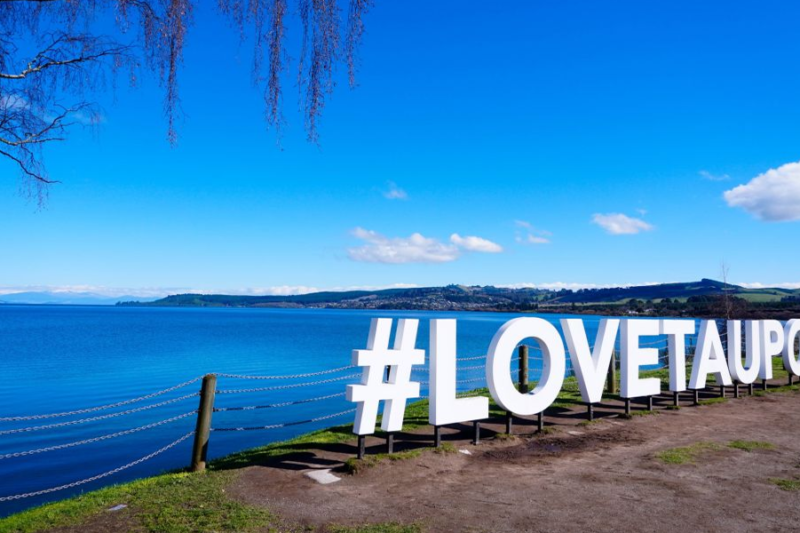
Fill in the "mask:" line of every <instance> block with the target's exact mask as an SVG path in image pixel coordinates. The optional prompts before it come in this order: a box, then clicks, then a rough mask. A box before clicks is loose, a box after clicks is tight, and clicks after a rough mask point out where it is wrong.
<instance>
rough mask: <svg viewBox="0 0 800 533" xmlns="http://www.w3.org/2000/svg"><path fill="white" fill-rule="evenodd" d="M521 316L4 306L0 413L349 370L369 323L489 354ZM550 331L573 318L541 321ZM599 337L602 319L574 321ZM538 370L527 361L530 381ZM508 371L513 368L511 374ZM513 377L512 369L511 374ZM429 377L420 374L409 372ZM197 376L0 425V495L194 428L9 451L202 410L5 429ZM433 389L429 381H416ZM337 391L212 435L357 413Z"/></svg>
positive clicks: (221, 400) (273, 399)
mask: <svg viewBox="0 0 800 533" xmlns="http://www.w3.org/2000/svg"><path fill="white" fill-rule="evenodd" d="M518 316H520V315H519V314H506V313H464V312H451V313H444V312H426V311H345V310H315V309H292V310H286V309H192V308H186V309H181V308H135V307H119V308H118V307H81V306H74V307H73V306H0V342H1V344H0V368H2V380H1V381H0V417H2V418H8V417H16V416H21V415H39V414H49V413H59V412H64V411H74V410H80V409H85V408H91V407H94V406H101V405H106V404H113V403H116V402H121V401H125V400H129V399H133V398H137V397H141V396H144V395H148V394H151V393H153V392H158V391H160V390H163V389H167V388H170V387H173V386H174V385H177V384H180V383H183V382H186V381H188V380H192V379H194V378H197V377H199V376H202V375H203V374H207V373H232V374H246V375H291V374H304V373H311V372H317V371H322V370H328V369H335V368H339V367H345V366H348V365H350V353H351V351H352V350H353V349H358V348H365V347H366V342H367V335H368V332H369V325H370V321H371V319H372V318H374V317H389V318H419V319H420V330H419V335H418V340H417V347H418V348H422V349H425V350H427V348H428V320H429V319H431V318H456V319H458V357H459V358H467V357H475V356H480V355H483V354H485V353H486V351H487V349H488V347H489V343H490V342H491V339H492V337H493V335H494V334H495V332H496V331H497V329H498V328H499V327H500V326H501V325H502V324H503V323H504V322H506V321H508V320H510V319H511V318H515V317H518ZM541 316H542V318H545V319H546V320H548V321H550V322H552V323H554V324H555V325H556V326H557V327H559V329H560V326H559V324H558V320H559V319H560V318H564V317H565V316H567V315H541ZM580 318H583V319H584V321H585V324H586V329H587V335H588V337H589V340H590V344H592V343H593V340H594V336H595V334H596V329H597V325H598V323H599V320H600V318H601V317H595V316H581V317H580ZM481 364H482V361H470V362H464V363H461V364H460V365H459V366H460V367H463V368H464V369H465V370H460V371H459V375H458V379H459V380H470V381H469V382H468V383H462V384H460V385H459V390H469V389H474V388H476V387H481V386H484V384H485V382H484V380H483V376H484V370H483V369H482V368H478V369H471V370H470V369H467V367H474V366H478V365H481ZM536 365H537V363H535V362H532V364H531V366H532V375H531V378H532V379H535V378H536V377H537V376H538V374H537V372H536ZM511 370H512V371H514V372H515V371H516V368H515V367H514V368H512V369H511ZM354 372H358V369H350V370H345V371H341V372H337V373H332V374H326V375H321V376H319V377H307V378H299V379H287V380H270V381H261V380H259V381H255V380H243V379H234V378H223V377H221V378H219V382H218V385H217V388H218V389H249V388H261V387H269V386H276V385H287V384H296V383H307V382H316V381H320V380H327V379H331V378H343V377H346V376H348V375H350V374H352V373H354ZM515 375H516V374H515ZM412 376H413V378H414V379H417V380H420V381H422V380H427V373H426V372H425V368H421V369H417V370H415V371H414V373H413V374H412ZM356 381H357V378H352V377H350V378H346V379H339V380H337V381H333V382H328V383H319V384H316V385H310V386H301V387H296V388H287V389H284V390H277V391H275V390H273V391H262V392H250V393H242V394H220V395H218V396H217V401H216V407H237V406H253V405H268V404H273V403H282V402H291V401H296V400H302V399H308V398H314V397H319V396H325V395H331V394H337V393H342V392H344V390H345V385H346V384H347V383H354V382H356ZM199 387H200V383H199V382H195V383H192V384H190V385H187V386H185V387H181V388H179V389H176V390H174V391H171V392H168V393H165V394H161V395H158V396H155V397H152V398H150V399H146V400H142V401H138V402H135V403H131V404H128V405H124V406H120V407H117V408H112V409H106V410H101V411H93V412H89V413H83V414H77V415H74V416H65V417H56V418H42V419H34V420H24V421H14V420H11V421H9V420H5V421H0V497H3V496H9V495H14V494H19V493H26V492H33V491H38V490H42V489H47V488H50V487H56V486H60V485H65V484H68V483H71V482H73V481H78V480H82V479H86V478H90V477H92V476H95V475H98V474H102V473H104V472H107V471H109V470H111V469H114V468H116V467H119V466H122V465H125V464H128V463H130V462H132V461H135V460H137V459H139V458H141V457H144V456H146V455H148V454H150V453H152V452H154V451H156V450H159V449H160V448H162V447H164V446H166V445H168V444H170V443H172V442H174V441H175V440H176V439H178V438H179V437H181V436H182V435H185V434H186V433H188V432H190V431H192V430H193V429H194V424H195V418H194V416H187V417H186V418H182V419H178V420H175V421H173V422H169V423H166V424H164V425H161V426H158V427H154V428H151V429H147V430H143V431H139V432H135V433H132V434H129V435H124V436H120V437H118V438H111V439H107V440H103V441H100V442H94V443H90V444H84V445H79V446H74V447H69V448H65V449H60V450H53V451H47V452H43V453H37V454H32V455H22V456H13V457H9V456H8V454H14V453H18V452H23V451H28V450H34V449H41V448H46V447H50V446H57V445H62V444H68V443H73V442H77V441H81V440H84V439H89V438H94V437H99V436H104V435H107V434H112V433H115V432H119V431H125V430H128V429H131V428H136V427H140V426H143V425H147V424H152V423H156V422H160V421H162V420H166V419H169V418H172V417H176V416H179V415H182V414H186V413H188V412H191V411H193V410H195V409H197V405H198V398H197V396H193V397H191V398H187V399H185V400H180V401H176V402H174V403H170V404H167V405H164V406H162V407H158V408H154V409H146V410H141V411H138V412H133V413H130V414H125V415H122V416H116V417H111V418H106V419H102V420H96V421H91V422H86V423H79V424H72V425H64V426H59V427H54V428H49V429H45V430H39V431H24V432H11V433H9V431H13V430H15V429H23V428H29V427H35V426H44V425H50V424H63V423H65V422H70V421H75V420H82V419H85V418H91V417H97V416H103V415H107V414H112V413H119V412H123V411H126V410H129V409H136V408H140V407H145V406H148V405H152V404H156V403H161V402H164V401H167V400H172V399H176V398H179V397H181V396H185V395H187V394H192V393H196V392H197V391H198V390H199ZM422 394H423V395H426V394H427V386H426V385H423V386H422ZM353 407H354V405H353V404H350V403H348V402H347V401H346V400H345V398H344V396H338V397H335V398H331V399H328V400H325V401H320V402H312V403H305V404H299V405H292V406H288V407H283V408H270V409H261V410H246V411H227V412H219V413H215V414H214V419H213V426H214V427H248V426H265V425H273V424H281V423H287V422H296V421H303V420H308V419H310V418H315V417H318V416H322V415H328V414H333V413H339V412H342V411H346V410H349V409H352V408H353ZM352 420H353V414H346V415H343V416H341V417H338V418H333V419H329V420H325V421H320V422H315V423H307V424H301V425H295V426H289V427H285V428H277V429H271V430H262V431H233V432H215V433H212V434H211V441H210V446H209V456H210V457H212V458H213V457H220V456H223V455H227V454H230V453H232V452H235V451H239V450H243V449H246V448H252V447H255V446H260V445H263V444H267V443H270V442H274V441H278V440H284V439H287V438H291V437H293V436H296V435H299V434H301V433H306V432H308V431H311V430H314V429H319V428H322V427H327V426H331V425H337V424H343V423H350V422H352ZM191 445H192V440H191V438H189V439H187V440H185V441H183V442H181V443H180V444H178V445H176V446H175V447H173V448H171V449H169V450H168V451H166V452H164V453H162V454H160V455H158V456H156V457H154V458H152V459H150V460H148V461H146V462H143V463H141V464H138V465H136V466H133V467H132V468H129V469H127V470H124V471H122V472H119V473H117V474H114V475H112V476H109V477H106V478H103V479H100V480H97V481H93V482H91V483H87V484H84V485H81V486H78V487H74V488H70V489H67V490H61V491H58V492H54V493H50V494H47V495H43V496H37V497H33V498H26V499H21V500H15V501H10V502H0V515H7V514H9V513H12V512H16V511H19V510H21V509H24V508H27V507H31V506H33V505H38V504H41V503H44V502H47V501H53V500H59V499H63V498H66V497H68V496H71V495H75V494H79V493H81V492H86V491H90V490H94V489H97V488H99V487H102V486H105V485H109V484H115V483H120V482H124V481H127V480H130V479H134V478H139V477H145V476H149V475H153V474H156V473H159V472H162V471H164V470H168V469H173V468H180V467H184V466H187V465H188V463H189V459H190V452H191Z"/></svg>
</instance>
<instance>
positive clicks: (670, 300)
mask: <svg viewBox="0 0 800 533" xmlns="http://www.w3.org/2000/svg"><path fill="white" fill-rule="evenodd" d="M723 299H726V301H727V302H728V304H731V305H732V304H733V303H735V304H736V309H737V312H740V314H741V313H745V314H747V313H750V314H752V313H756V312H758V313H761V312H764V313H766V312H768V311H769V312H776V309H777V310H787V309H794V308H795V307H796V308H798V310H800V290H790V289H780V288H767V289H746V288H744V287H741V286H738V285H732V284H725V283H723V282H720V281H715V280H711V279H702V280H700V281H694V282H687V283H662V284H657V285H640V286H632V287H614V288H603V289H580V290H576V291H573V290H568V289H564V290H560V291H551V290H544V289H532V288H523V289H510V288H502V287H492V286H486V287H481V286H464V285H448V286H446V287H421V288H413V289H386V290H378V291H344V292H316V293H311V294H303V295H296V296H236V295H222V294H178V295H174V296H168V297H166V298H162V299H160V300H156V301H154V302H149V303H142V302H123V303H121V304H119V305H147V306H170V307H173V306H174V307H313V308H328V309H398V310H399V309H408V310H433V311H537V312H564V311H566V310H568V311H570V312H576V313H603V314H644V315H667V314H668V315H692V316H706V315H709V316H711V315H714V316H717V315H719V313H720V308H721V307H720V306H721V305H722V300H723ZM728 304H726V305H728ZM781 312H783V311H781ZM792 312H794V311H792ZM727 314H729V313H727ZM797 314H798V315H800V313H797Z"/></svg>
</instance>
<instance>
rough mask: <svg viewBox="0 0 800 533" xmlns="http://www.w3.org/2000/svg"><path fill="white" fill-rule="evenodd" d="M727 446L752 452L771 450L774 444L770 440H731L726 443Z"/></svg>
mask: <svg viewBox="0 0 800 533" xmlns="http://www.w3.org/2000/svg"><path fill="white" fill-rule="evenodd" d="M728 448H735V449H737V450H744V451H746V452H752V451H755V450H772V449H773V448H775V445H774V444H772V443H771V442H764V441H759V440H733V441H731V442H729V443H728Z"/></svg>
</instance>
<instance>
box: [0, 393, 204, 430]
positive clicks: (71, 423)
mask: <svg viewBox="0 0 800 533" xmlns="http://www.w3.org/2000/svg"><path fill="white" fill-rule="evenodd" d="M195 396H200V393H199V392H193V393H192V394H187V395H185V396H179V397H177V398H173V399H171V400H166V401H163V402H159V403H154V404H152V405H144V406H142V407H136V408H135V409H128V410H127V411H120V412H118V413H111V414H107V415H102V416H95V417H92V418H81V419H79V420H71V421H69V422H59V423H58V424H47V425H45V426H32V427H27V428H19V429H6V430H4V431H0V435H11V434H14V433H27V432H29V431H41V430H43V429H54V428H61V427H65V426H74V425H77V424H86V423H88V422H96V421H97V420H106V419H108V418H115V417H118V416H123V415H129V414H132V413H139V412H141V411H147V410H148V409H155V408H156V407H163V406H165V405H169V404H172V403H177V402H180V401H183V400H186V399H188V398H193V397H195Z"/></svg>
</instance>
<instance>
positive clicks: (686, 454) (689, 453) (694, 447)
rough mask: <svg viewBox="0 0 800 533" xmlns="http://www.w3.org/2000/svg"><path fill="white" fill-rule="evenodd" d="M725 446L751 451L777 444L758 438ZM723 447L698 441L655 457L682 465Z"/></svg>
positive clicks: (733, 442) (667, 462)
mask: <svg viewBox="0 0 800 533" xmlns="http://www.w3.org/2000/svg"><path fill="white" fill-rule="evenodd" d="M725 447H727V448H733V449H735V450H742V451H745V452H748V453H750V452H753V451H755V450H772V449H773V448H775V445H774V444H772V443H770V442H764V441H758V440H732V441H730V442H729V443H728V444H726V445H725ZM722 448H723V446H722V445H720V444H717V443H715V442H696V443H694V444H690V445H689V446H682V447H680V448H670V449H668V450H664V451H662V452H659V453H657V454H656V455H655V457H656V459H658V460H659V461H661V462H663V463H666V464H670V465H682V464H688V463H695V462H696V461H697V459H698V458H699V457H700V456H701V455H702V454H704V453H706V452H713V451H717V450H721V449H722Z"/></svg>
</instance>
